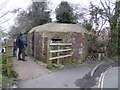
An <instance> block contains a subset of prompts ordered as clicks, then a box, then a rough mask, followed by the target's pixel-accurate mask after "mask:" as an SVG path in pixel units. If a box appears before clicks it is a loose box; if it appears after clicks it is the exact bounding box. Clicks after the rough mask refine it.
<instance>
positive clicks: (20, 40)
mask: <svg viewBox="0 0 120 90" xmlns="http://www.w3.org/2000/svg"><path fill="white" fill-rule="evenodd" d="M16 44H17V47H18V48H19V52H18V60H22V61H26V60H25V46H26V45H27V44H26V43H25V42H24V41H23V34H22V33H21V32H20V34H19V35H18V37H17V40H16ZM21 56H22V58H21Z"/></svg>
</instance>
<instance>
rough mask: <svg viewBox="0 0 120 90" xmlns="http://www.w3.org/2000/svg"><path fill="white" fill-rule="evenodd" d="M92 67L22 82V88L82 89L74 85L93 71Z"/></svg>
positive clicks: (64, 70) (71, 68) (76, 67)
mask: <svg viewBox="0 0 120 90" xmlns="http://www.w3.org/2000/svg"><path fill="white" fill-rule="evenodd" d="M91 69H92V68H91V67H88V66H85V65H81V66H74V67H69V68H66V69H63V70H58V71H55V72H52V73H50V74H47V75H44V76H40V77H37V78H34V79H31V80H25V81H21V83H20V85H19V87H20V88H80V87H77V86H76V85H75V84H74V83H75V81H76V80H77V79H80V78H82V77H83V76H85V75H86V74H87V73H88V72H90V71H91Z"/></svg>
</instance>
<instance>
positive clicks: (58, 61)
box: [57, 45, 60, 65]
mask: <svg viewBox="0 0 120 90" xmlns="http://www.w3.org/2000/svg"><path fill="white" fill-rule="evenodd" d="M58 50H60V46H59V45H58ZM57 56H60V52H57ZM57 64H58V65H59V64H60V60H59V58H58V59H57Z"/></svg>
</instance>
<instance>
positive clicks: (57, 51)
mask: <svg viewBox="0 0 120 90" xmlns="http://www.w3.org/2000/svg"><path fill="white" fill-rule="evenodd" d="M71 45H72V43H48V52H47V67H48V68H50V67H52V61H53V60H57V64H59V60H60V59H62V58H67V57H70V56H72V49H71ZM68 46H69V47H68ZM54 47H57V48H56V49H53V48H54ZM61 47H64V48H61ZM64 52H68V53H67V54H64ZM61 53H63V55H60V54H61ZM53 54H55V55H56V56H53Z"/></svg>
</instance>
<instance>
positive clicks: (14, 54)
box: [13, 39, 17, 57]
mask: <svg viewBox="0 0 120 90" xmlns="http://www.w3.org/2000/svg"><path fill="white" fill-rule="evenodd" d="M16 53H17V45H16V39H14V41H13V56H14V57H16Z"/></svg>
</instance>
